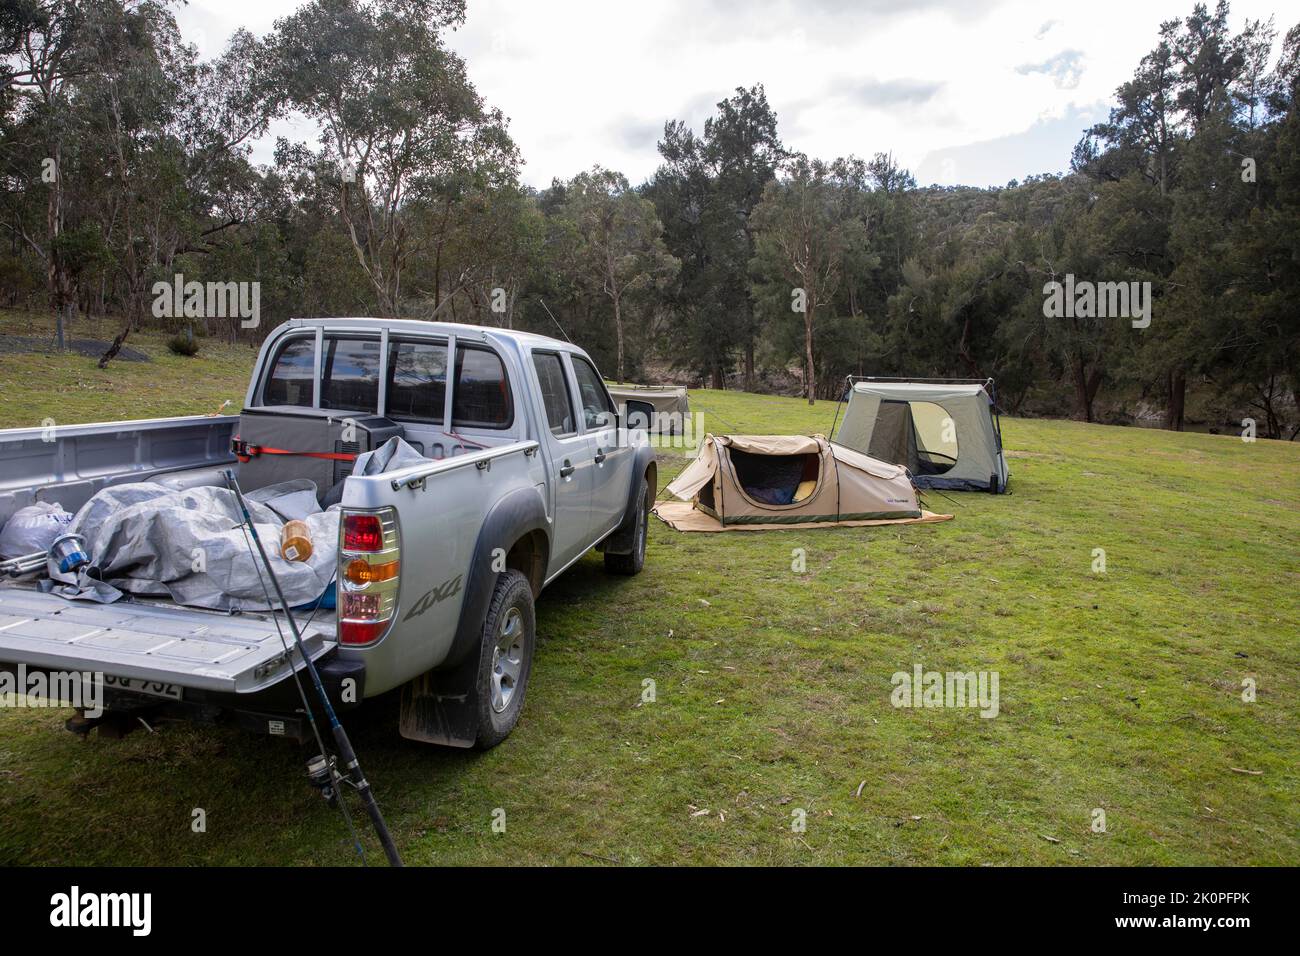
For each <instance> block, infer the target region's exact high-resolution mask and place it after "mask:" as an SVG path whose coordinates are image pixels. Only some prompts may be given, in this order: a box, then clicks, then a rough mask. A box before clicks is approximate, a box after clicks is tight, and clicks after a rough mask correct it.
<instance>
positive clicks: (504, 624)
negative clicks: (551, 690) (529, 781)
mask: <svg viewBox="0 0 1300 956" xmlns="http://www.w3.org/2000/svg"><path fill="white" fill-rule="evenodd" d="M480 643H481V649H480V652H479V663H478V709H479V715H478V717H479V720H478V737H477V739H476V740H475V742H474V745H475V746H476V747H478V749H480V750H487V749H488V748H490V747H495V746H496V745H497V744H499V743H501V741H503V740H505V739H506V737H508V736H509V735H510V731H512V730H514V728H515V724H516V723H518V722H519V713H520V711H522V710H523V709H524V692H525V691H526V690H527V689H528V674H529V672H530V671H531V670H532V668H533V648H534V646H535V645H536V643H537V618H536V616H535V615H534V613H533V589H532V587H531V586H530V585H529V584H528V579H527V578H526V577H524V576H523V575H522V574H521V573H520V572H518V571H515V570H513V569H512V570H509V571H505V572H503V573H502V574H501V575H500V576H499V577H498V578H497V585H496V589H495V590H493V592H492V603H491V604H489V605H488V613H487V618H486V620H484V622H483V638H482V641H481V642H480Z"/></svg>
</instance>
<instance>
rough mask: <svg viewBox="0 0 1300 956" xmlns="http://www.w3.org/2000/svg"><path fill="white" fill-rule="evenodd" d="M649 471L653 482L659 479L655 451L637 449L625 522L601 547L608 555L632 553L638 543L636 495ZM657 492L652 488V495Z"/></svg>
mask: <svg viewBox="0 0 1300 956" xmlns="http://www.w3.org/2000/svg"><path fill="white" fill-rule="evenodd" d="M647 471H648V472H649V473H650V478H651V480H656V479H657V476H658V471H659V468H658V465H657V464H656V463H655V450H654V449H653V448H651V447H650V446H649V445H641V446H640V447H638V448H637V449H636V457H635V458H634V459H633V462H632V480H631V481H629V482H628V489H627V505H626V506H625V507H624V508H623V520H622V521H621V522H619V525H618V527H617V528H615V529H614V530H613V531H612V532H610V535H609V537H607V538H606V539H605V540H604V541H603V542H602V543H601V546H600V550H601V551H604V552H605V553H606V554H631V553H632V548H633V546H634V545H635V543H636V494H637V491H638V490H640V488H641V476H642V475H644V474H646V472H647ZM656 491H657V489H656V488H654V487H653V486H652V487H651V488H650V493H651V494H652V495H653V494H654V493H655V492H656Z"/></svg>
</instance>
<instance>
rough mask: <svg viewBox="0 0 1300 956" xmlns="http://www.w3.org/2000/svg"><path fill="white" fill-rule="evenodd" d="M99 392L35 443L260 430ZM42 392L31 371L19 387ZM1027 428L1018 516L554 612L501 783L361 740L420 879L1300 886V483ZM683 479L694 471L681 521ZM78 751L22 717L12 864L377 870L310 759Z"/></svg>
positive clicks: (963, 506) (983, 515)
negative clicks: (925, 695)
mask: <svg viewBox="0 0 1300 956" xmlns="http://www.w3.org/2000/svg"><path fill="white" fill-rule="evenodd" d="M146 344H147V343H146ZM210 349H211V350H210ZM153 354H155V357H156V362H155V363H152V364H153V365H154V366H155V372H159V373H161V371H162V370H163V369H165V368H166V369H169V370H170V368H171V366H170V365H168V364H166V363H165V361H164V358H165V357H164V356H161V355H158V354H157V351H156V350H155V351H154V352H153ZM84 361H85V363H86V366H81V365H78V364H77V362H74V361H72V360H69V359H66V358H59V359H56V360H54V361H52V362H47V361H46V359H45V358H44V357H42V358H41V359H40V363H41V370H39V372H38V371H35V370H34V371H32V372H31V374H30V376H29V377H24V378H22V379H21V380H20V385H19V387H18V388H17V389H10V391H11V392H15V391H16V392H17V393H18V394H16V395H15V394H10V395H8V396H6V398H5V399H4V401H5V402H6V403H7V404H6V405H5V406H4V409H5V412H6V414H5V416H4V420H5V423H7V424H20V423H23V422H20V421H16V420H15V417H16V416H15V414H14V411H13V410H14V409H26V408H28V407H37V406H41V403H43V402H45V401H46V399H45V398H42V397H41V396H40V391H41V385H40V384H38V383H47V382H49V381H50V380H51V379H52V377H58V378H59V380H61V381H70V380H81V381H89V382H92V383H94V384H95V385H96V389H95V393H94V394H95V395H96V396H97V400H96V401H95V402H94V403H93V404H89V405H80V404H78V405H76V406H75V408H76V409H77V411H78V413H79V414H81V417H83V418H90V417H93V418H95V419H104V418H114V417H119V416H120V417H140V416H143V415H147V414H174V413H182V412H189V411H194V410H202V409H207V408H208V407H210V406H215V404H216V401H217V399H218V396H221V397H234V398H235V399H236V401H238V398H239V395H240V394H241V393H242V379H243V375H244V374H246V370H247V368H248V366H249V365H250V364H251V361H252V353H251V352H248V351H247V350H232V351H231V352H230V353H229V354H227V353H225V352H218V351H217V350H216V349H213V348H211V347H210V346H208V345H207V344H206V343H205V351H204V353H203V354H202V355H201V356H200V357H199V358H198V359H193V360H185V359H175V362H176V363H177V364H178V366H179V368H180V369H181V371H180V372H177V373H176V378H175V379H173V384H172V386H171V389H172V390H174V393H169V392H168V388H167V387H164V386H161V385H160V384H159V383H158V381H157V379H158V378H159V377H161V376H160V375H155V376H152V378H153V382H152V384H148V385H147V384H146V380H147V379H149V378H150V376H147V375H146V377H145V378H142V379H130V378H128V376H131V375H135V374H136V373H135V371H134V369H128V368H127V366H126V365H125V364H122V365H116V366H112V367H110V369H109V371H108V373H107V375H101V373H98V371H97V370H94V369H93V362H91V361H90V360H84ZM241 363H242V366H241ZM33 364H36V363H34V362H33V361H32V360H31V359H30V358H29V359H25V360H24V359H19V360H17V361H16V362H15V360H14V359H13V358H12V357H6V358H3V359H0V375H3V376H4V377H5V378H6V380H8V381H11V380H12V378H13V375H14V371H13V370H14V369H15V367H16V368H18V369H19V370H20V374H22V375H24V376H27V373H26V372H22V371H21V370H22V369H24V368H30V367H31V365H33ZM190 370H197V371H195V372H190ZM237 371H238V373H239V374H235V373H236V372H237ZM169 374H170V371H169ZM146 388H147V389H148V390H149V394H150V395H151V398H150V399H149V404H148V405H147V406H143V405H141V404H140V402H141V396H140V394H139V391H138V390H144V389H146ZM691 398H692V403H693V408H694V409H695V410H698V411H704V412H705V414H706V425H707V427H708V428H709V430H711V431H717V432H729V431H749V432H803V433H808V432H814V431H827V430H828V429H829V427H830V422H831V418H832V417H833V415H834V406H833V405H831V404H824V403H818V405H817V406H816V407H814V408H809V407H808V405H807V404H806V403H804V402H801V401H799V400H795V399H778V398H769V397H762V396H753V395H745V394H741V393H719V392H712V391H697V392H692V393H691ZM60 407H62V408H63V410H64V415H65V416H66V417H68V420H69V421H71V420H74V419H73V418H72V409H73V407H74V406H70V405H64V406H60ZM83 412H84V414H83ZM32 417H37V416H36V415H35V414H34V413H25V418H26V419H30V418H32ZM60 420H62V419H60ZM1003 426H1004V433H1005V438H1006V444H1007V447H1008V448H1009V449H1010V450H1011V456H1012V460H1011V467H1012V472H1013V475H1012V484H1011V487H1012V490H1013V492H1014V493H1013V494H1012V495H1009V496H1000V497H994V496H988V495H979V494H964V495H953V496H952V500H945V499H944V498H941V497H939V496H936V495H930V496H929V504H930V507H931V508H932V509H933V510H938V511H951V512H953V513H955V514H956V520H955V521H951V522H946V523H943V524H939V525H933V526H912V527H899V528H851V529H835V530H821V531H799V530H789V531H779V532H761V533H760V532H753V533H745V534H723V535H699V534H695V535H686V534H679V533H676V532H673V531H672V530H670V529H668V528H667V527H666V526H664V525H663V524H661V523H659V522H657V521H652V522H651V532H650V542H649V555H648V558H647V565H646V570H645V572H644V573H643V574H641V575H640V576H639V577H636V578H633V579H620V578H614V577H609V576H607V575H605V573H604V572H603V570H602V567H601V564H600V561H599V559H598V557H596V556H594V555H591V556H588V557H587V558H585V559H583V560H582V561H581V562H580V563H579V564H578V565H577V566H575V568H574V569H572V570H571V571H570V572H569V573H567V574H566V575H564V576H563V577H562V578H561V579H560V580H559V581H557V582H556V583H555V584H554V585H553V586H552V587H551V588H549V589H548V590H547V592H546V593H545V594H544V595H543V596H542V598H541V599H540V601H539V603H538V630H539V647H538V653H537V658H536V661H535V665H534V669H533V675H532V681H531V683H530V686H529V690H528V701H527V706H526V708H525V712H524V716H523V719H522V721H521V723H520V725H519V727H518V729H517V730H516V731H515V733H514V734H513V735H512V736H511V737H510V738H509V739H508V740H507V741H506V742H505V743H504V744H502V745H501V746H500V747H498V748H497V749H495V750H493V751H491V752H489V753H486V754H479V753H461V752H450V751H443V750H438V749H431V748H428V747H424V746H420V745H417V744H413V743H409V742H406V741H403V740H401V739H400V738H398V737H397V733H396V726H395V725H396V706H395V703H394V702H393V701H392V700H391V699H381V700H379V701H376V702H373V703H372V704H368V705H367V706H366V707H365V708H363V709H362V711H361V712H359V713H357V714H355V715H352V716H350V717H349V718H348V721H347V722H348V724H349V728H350V730H351V732H352V734H353V737H354V741H355V742H356V744H357V749H358V751H359V753H360V754H361V757H362V760H363V762H364V764H365V766H366V769H367V773H368V776H369V778H370V780H371V781H372V782H373V783H374V786H375V789H376V792H377V794H378V796H379V800H380V802H381V804H382V806H383V807H384V810H385V812H386V814H387V817H388V820H389V823H390V825H391V827H392V829H393V832H394V834H395V836H396V839H397V842H398V845H399V846H400V848H401V849H402V851H403V853H404V855H405V856H406V858H407V860H408V862H411V863H443V864H463V863H473V864H495V863H502V864H520V863H523V864H566V863H567V864H589V865H611V864H610V863H609V862H608V861H617V862H618V863H621V864H684V863H693V864H706V863H718V864H785V863H793V864H800V863H818V864H835V863H880V864H893V863H899V864H923V863H930V864H955V865H971V864H1017V863H1020V864H1105V865H1113V864H1143V865H1147V864H1154V865H1172V864H1191V865H1197V864H1270V865H1280V864H1288V865H1294V864H1296V863H1297V862H1300V733H1298V731H1300V688H1298V686H1297V683H1298V680H1300V646H1298V639H1297V634H1298V633H1300V627H1298V625H1300V606H1298V604H1297V597H1296V595H1297V593H1298V586H1300V555H1298V554H1297V547H1296V542H1297V539H1298V537H1300V535H1298V532H1300V508H1298V506H1297V503H1298V502H1300V447H1297V446H1295V445H1288V444H1285V443H1280V442H1268V441H1262V440H1261V441H1258V442H1255V443H1253V444H1247V443H1244V442H1242V441H1240V440H1239V439H1236V438H1230V437H1217V436H1211V435H1193V434H1172V433H1167V432H1160V431H1152V430H1139V429H1124V428H1109V427H1104V426H1092V425H1081V424H1076V423H1072V422H1057V421H1031V420H1004V423H1003ZM686 460H687V459H686V458H685V457H684V456H683V455H682V453H681V452H677V453H675V454H674V453H671V452H669V451H667V450H665V451H664V452H663V454H662V455H661V459H660V465H661V471H660V483H661V485H662V484H664V483H666V481H667V480H669V479H670V478H671V477H672V475H674V474H675V473H676V471H677V470H678V469H679V468H680V467H681V466H682V465H683V464H684V463H685V461H686ZM796 548H802V549H805V550H806V555H807V558H806V560H807V572H806V573H805V574H795V573H793V572H792V570H791V562H792V551H793V550H794V549H796ZM1095 548H1104V549H1105V551H1106V561H1107V573H1106V574H1104V575H1099V574H1094V573H1093V572H1092V570H1091V567H1092V563H1093V549H1095ZM915 663H921V664H922V665H923V666H924V667H925V668H926V669H928V670H940V671H947V670H962V671H970V670H995V671H997V672H998V673H999V675H1000V695H1001V701H1000V713H999V715H998V716H997V717H996V718H993V719H987V720H986V719H982V718H980V717H979V716H978V714H977V713H976V712H975V711H971V710H963V711H956V710H933V709H931V710H902V709H895V708H894V707H892V706H891V705H890V691H891V689H892V688H891V685H890V677H891V675H892V674H893V673H894V672H896V671H899V670H911V668H912V666H913V665H914V664H915ZM1248 677H1249V678H1253V679H1254V680H1255V681H1256V682H1257V686H1258V700H1257V701H1256V702H1255V703H1244V702H1243V701H1242V700H1241V685H1242V681H1243V679H1245V678H1248ZM647 680H653V681H654V682H655V689H656V697H657V699H656V700H655V702H653V703H643V702H642V700H641V696H642V691H643V685H644V682H645V681H647ZM64 716H65V712H61V711H51V710H35V709H31V710H14V709H7V710H4V711H0V863H24V862H31V863H68V864H71V863H137V864H161V863H183V864H229V863H249V864H271V863H290V864H293V863H314V864H331V863H348V862H350V861H352V860H353V859H354V857H353V856H352V854H351V850H350V849H349V845H348V842H347V840H346V838H345V833H344V830H343V826H342V823H341V821H340V819H339V817H338V816H337V814H335V813H334V812H332V811H330V810H329V809H328V808H327V807H325V806H324V805H323V804H322V803H321V802H320V801H319V799H318V798H316V797H315V796H314V794H313V793H311V792H310V791H309V790H308V788H307V786H306V785H305V782H304V778H303V766H304V759H305V757H306V756H307V754H306V752H305V751H303V750H300V749H299V748H297V747H294V746H292V745H289V744H286V743H285V742H283V741H273V740H266V739H262V738H255V737H251V736H246V735H244V734H241V733H239V732H237V731H233V730H226V729H217V728H203V727H195V726H189V725H169V726H166V727H164V728H162V729H161V730H160V731H159V733H157V734H149V733H147V732H144V731H141V732H139V733H136V734H133V735H132V736H130V737H128V738H126V739H125V740H121V741H112V740H101V739H98V738H97V737H95V736H92V737H91V738H90V739H87V740H79V739H77V738H74V737H73V736H72V735H70V734H67V733H65V732H64V731H63V730H62V728H61V725H62V721H63V718H64ZM1233 768H1237V769H1238V770H1250V771H1260V772H1259V773H1251V774H1243V773H1238V772H1235V771H1234V769H1233ZM859 789H860V794H859ZM196 807H201V808H203V809H204V810H205V811H206V815H207V832H206V833H203V834H196V833H193V832H192V831H191V825H190V824H191V814H192V811H193V809H194V808H196ZM497 808H502V809H504V811H505V821H506V830H505V833H502V834H496V833H494V832H493V830H492V822H493V811H494V810H495V809H497ZM1096 808H1100V809H1102V810H1104V811H1105V814H1106V824H1107V832H1105V833H1095V832H1093V831H1092V829H1091V823H1092V820H1093V817H1092V813H1093V810H1094V809H1096ZM705 809H707V810H708V813H707V814H700V815H695V814H696V813H697V812H698V811H700V810H705ZM796 809H800V810H803V811H805V812H806V815H807V828H806V832H804V833H795V832H792V830H791V818H792V812H793V811H794V810H796ZM723 815H725V819H724V817H723ZM366 839H367V844H368V846H369V848H370V854H371V860H372V861H377V860H381V859H382V856H381V855H380V854H379V852H378V849H377V847H376V845H375V843H374V841H373V840H372V839H370V838H369V836H368V835H367V838H366Z"/></svg>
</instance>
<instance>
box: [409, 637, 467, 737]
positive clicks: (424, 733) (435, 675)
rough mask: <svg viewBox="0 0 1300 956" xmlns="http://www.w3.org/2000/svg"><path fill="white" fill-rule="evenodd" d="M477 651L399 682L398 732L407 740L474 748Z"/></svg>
mask: <svg viewBox="0 0 1300 956" xmlns="http://www.w3.org/2000/svg"><path fill="white" fill-rule="evenodd" d="M478 663H479V655H478V654H466V655H465V658H464V660H462V661H461V662H460V663H459V664H458V665H457V666H455V667H453V668H452V669H450V670H445V671H429V672H428V673H427V674H423V675H421V676H420V677H417V678H415V679H414V680H412V681H409V682H407V683H406V684H404V685H402V704H401V716H400V718H399V721H398V731H399V732H400V733H401V735H402V736H403V737H405V738H406V739H407V740H418V741H420V742H421V743H426V744H442V745H443V746H445V747H473V746H474V742H475V740H476V739H477V738H478V688H477V686H476V685H477V684H478Z"/></svg>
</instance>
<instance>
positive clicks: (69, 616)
mask: <svg viewBox="0 0 1300 956" xmlns="http://www.w3.org/2000/svg"><path fill="white" fill-rule="evenodd" d="M332 618H333V615H332V614H331V615H330V618H329V621H330V624H332ZM275 625H276V620H275V615H273V614H270V613H268V612H253V613H247V612H246V613H243V614H238V615H230V614H225V613H221V612H216V611H201V610H195V609H191V608H183V607H177V606H175V605H169V604H148V603H132V602H126V601H120V602H117V603H114V604H94V603H90V602H84V601H69V600H65V599H64V598H61V597H59V596H57V595H54V594H42V593H41V592H39V591H29V590H25V589H20V588H17V587H0V662H5V663H11V664H26V665H27V666H29V667H40V668H45V669H49V670H60V671H91V672H98V673H104V674H110V675H113V676H115V677H136V678H141V679H144V680H150V681H161V682H165V683H169V684H179V685H180V686H182V687H193V688H199V689H202V690H208V691H224V692H227V693H250V692H253V691H258V690H263V689H265V688H267V687H269V686H271V685H273V684H277V683H279V682H280V681H281V680H283V679H284V678H286V677H288V676H289V674H290V658H289V656H288V655H286V654H285V645H284V644H283V643H281V639H280V634H279V632H278V631H277V630H276V626H275ZM280 627H281V629H283V632H284V640H285V641H286V642H288V644H289V646H290V647H292V646H293V635H292V634H291V633H290V631H289V627H288V625H287V623H285V622H284V621H283V620H281V621H280ZM303 644H304V645H305V647H306V649H307V653H308V655H309V656H310V657H311V658H312V660H315V659H316V658H318V657H320V656H321V655H322V654H324V653H325V652H326V651H328V650H330V649H331V648H332V647H334V644H335V641H334V638H333V635H332V634H327V633H322V630H321V629H315V630H313V631H312V633H310V634H304V635H303ZM292 659H293V660H294V661H297V666H298V667H301V666H302V664H301V661H300V660H299V659H298V656H297V654H294V655H293V658H292Z"/></svg>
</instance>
